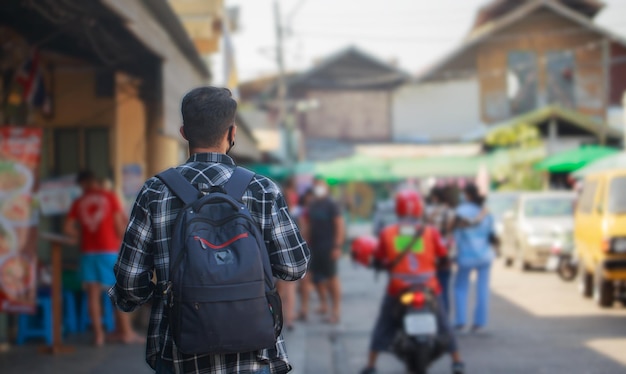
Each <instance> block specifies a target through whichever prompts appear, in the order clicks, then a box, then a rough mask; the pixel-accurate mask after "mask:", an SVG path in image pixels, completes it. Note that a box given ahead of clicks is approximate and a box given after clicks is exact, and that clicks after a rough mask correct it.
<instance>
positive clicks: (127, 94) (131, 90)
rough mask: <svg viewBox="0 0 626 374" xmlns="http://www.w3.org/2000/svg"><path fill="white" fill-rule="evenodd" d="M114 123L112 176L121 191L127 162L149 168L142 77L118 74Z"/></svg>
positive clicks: (116, 186)
mask: <svg viewBox="0 0 626 374" xmlns="http://www.w3.org/2000/svg"><path fill="white" fill-rule="evenodd" d="M115 84H116V92H115V101H116V103H117V105H116V111H115V122H114V126H113V152H112V154H113V171H114V172H113V175H114V178H115V188H116V190H117V191H118V192H120V193H121V192H122V182H123V175H122V171H123V168H124V166H125V165H129V164H137V165H139V166H140V167H141V169H142V170H144V177H145V170H146V140H145V133H146V111H145V105H144V103H143V101H142V100H141V98H140V96H139V88H138V87H139V85H140V82H139V80H137V79H135V78H131V77H130V76H128V75H126V74H123V73H117V74H116V75H115Z"/></svg>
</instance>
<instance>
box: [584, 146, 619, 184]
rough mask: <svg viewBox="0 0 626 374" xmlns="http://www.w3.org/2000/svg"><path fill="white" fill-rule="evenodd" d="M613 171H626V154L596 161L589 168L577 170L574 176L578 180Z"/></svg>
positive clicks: (617, 154) (616, 154)
mask: <svg viewBox="0 0 626 374" xmlns="http://www.w3.org/2000/svg"><path fill="white" fill-rule="evenodd" d="M612 169H626V152H619V153H615V154H613V155H611V156H607V157H604V158H602V159H600V160H597V161H594V162H592V163H590V164H588V165H587V166H585V167H583V168H581V169H578V170H576V172H574V176H575V177H577V178H583V177H585V176H586V175H588V174H591V173H597V172H601V171H605V170H612Z"/></svg>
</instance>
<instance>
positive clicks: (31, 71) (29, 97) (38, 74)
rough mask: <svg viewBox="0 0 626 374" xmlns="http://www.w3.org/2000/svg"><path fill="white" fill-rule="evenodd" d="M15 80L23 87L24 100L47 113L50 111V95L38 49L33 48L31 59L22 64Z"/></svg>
mask: <svg viewBox="0 0 626 374" xmlns="http://www.w3.org/2000/svg"><path fill="white" fill-rule="evenodd" d="M15 80H16V82H17V84H18V85H20V86H21V88H22V97H21V99H22V102H25V103H27V104H29V105H30V106H31V107H33V108H39V109H41V110H42V111H43V112H44V113H46V114H49V113H50V111H51V105H50V97H49V96H48V94H47V92H46V86H45V80H44V76H43V72H42V69H41V59H40V57H39V52H38V51H37V50H36V49H34V50H33V52H32V54H31V56H30V57H29V59H28V60H26V62H25V63H24V64H22V66H21V68H20V70H19V71H18V72H17V76H16V78H15Z"/></svg>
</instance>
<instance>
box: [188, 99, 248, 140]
mask: <svg viewBox="0 0 626 374" xmlns="http://www.w3.org/2000/svg"><path fill="white" fill-rule="evenodd" d="M181 112H182V115H183V129H184V132H185V137H186V138H187V140H188V141H189V147H190V148H196V147H201V148H207V147H216V146H218V145H219V144H220V142H221V140H222V139H223V138H224V134H226V132H227V131H229V129H230V127H231V126H233V125H234V122H235V114H236V112H237V102H236V101H235V100H234V99H233V95H232V93H231V92H230V90H229V89H228V88H219V87H198V88H195V89H193V90H191V91H189V93H187V95H185V97H184V98H183V103H182V105H181Z"/></svg>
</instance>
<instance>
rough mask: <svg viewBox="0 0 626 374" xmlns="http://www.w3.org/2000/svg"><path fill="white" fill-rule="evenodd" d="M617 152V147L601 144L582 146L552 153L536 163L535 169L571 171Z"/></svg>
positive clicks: (560, 171) (553, 171)
mask: <svg viewBox="0 0 626 374" xmlns="http://www.w3.org/2000/svg"><path fill="white" fill-rule="evenodd" d="M617 152H619V151H618V150H617V149H615V148H609V147H603V146H599V145H588V146H582V147H580V148H576V149H570V150H568V151H564V152H560V153H557V154H555V155H552V156H550V157H548V158H546V159H545V160H543V161H542V162H540V163H538V164H536V165H535V169H536V170H545V171H549V172H551V173H569V172H572V171H576V170H578V169H580V168H582V167H583V166H585V165H587V164H589V163H591V162H593V161H596V160H600V159H602V158H604V157H607V156H610V155H613V154H615V153H617Z"/></svg>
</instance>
